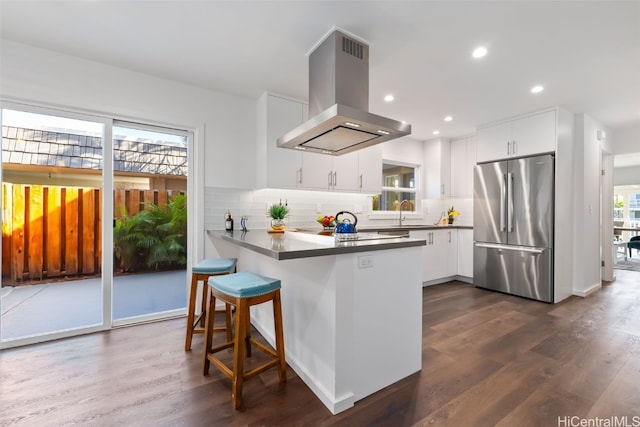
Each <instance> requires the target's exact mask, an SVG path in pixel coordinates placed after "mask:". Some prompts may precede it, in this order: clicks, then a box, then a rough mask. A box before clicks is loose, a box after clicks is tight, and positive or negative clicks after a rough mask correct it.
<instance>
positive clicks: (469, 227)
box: [356, 224, 473, 232]
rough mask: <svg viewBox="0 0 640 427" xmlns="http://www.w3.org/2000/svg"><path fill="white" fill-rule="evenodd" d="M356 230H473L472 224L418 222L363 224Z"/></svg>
mask: <svg viewBox="0 0 640 427" xmlns="http://www.w3.org/2000/svg"><path fill="white" fill-rule="evenodd" d="M356 228H357V229H358V231H366V232H369V231H371V232H378V231H394V230H403V231H411V230H436V229H440V228H458V229H466V230H473V226H472V225H457V224H454V225H420V224H410V225H402V226H399V225H380V226H368V225H363V226H361V227H356Z"/></svg>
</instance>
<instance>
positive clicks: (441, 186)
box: [440, 184, 444, 196]
mask: <svg viewBox="0 0 640 427" xmlns="http://www.w3.org/2000/svg"><path fill="white" fill-rule="evenodd" d="M440 194H441V195H443V196H444V184H442V185H440Z"/></svg>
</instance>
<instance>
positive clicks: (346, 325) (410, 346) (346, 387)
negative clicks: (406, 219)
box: [208, 230, 426, 414]
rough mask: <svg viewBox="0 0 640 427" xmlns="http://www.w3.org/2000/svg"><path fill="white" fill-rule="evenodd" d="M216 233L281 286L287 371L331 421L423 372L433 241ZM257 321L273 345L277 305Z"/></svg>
mask: <svg viewBox="0 0 640 427" xmlns="http://www.w3.org/2000/svg"><path fill="white" fill-rule="evenodd" d="M208 234H209V236H210V237H211V238H212V241H213V244H214V247H215V249H216V251H217V252H218V255H219V256H223V257H236V258H238V269H239V270H248V271H252V272H254V273H257V274H261V275H264V276H269V277H273V278H277V279H280V280H281V281H282V290H281V294H282V315H283V323H284V341H285V353H286V359H287V363H288V364H289V366H290V367H291V368H292V369H293V370H294V371H295V372H296V373H297V374H298V376H299V377H300V378H301V379H302V380H303V381H304V382H305V383H306V384H307V385H308V386H309V388H311V390H312V391H313V392H314V393H315V394H316V396H318V398H319V399H320V400H321V401H322V402H323V403H324V405H325V406H326V407H327V408H328V409H329V410H330V411H331V412H332V413H334V414H337V413H339V412H341V411H344V410H346V409H348V408H350V407H352V406H353V405H354V403H355V402H357V401H358V400H360V399H362V398H364V397H366V396H368V395H370V394H372V393H374V392H376V391H378V390H381V389H382V388H384V387H386V386H388V385H390V384H393V383H395V382H396V381H398V380H400V379H402V378H405V377H407V376H408V375H411V374H413V373H415V372H417V371H419V370H420V369H421V366H422V280H421V269H422V267H421V262H422V246H424V245H425V243H426V242H425V241H424V240H419V239H409V238H389V237H387V238H376V237H375V236H368V237H367V238H366V239H365V238H363V240H357V241H350V242H341V243H336V242H335V241H334V238H333V237H331V236H320V235H312V234H304V233H294V232H285V233H282V234H270V233H267V231H266V230H251V231H248V232H244V233H243V232H240V231H235V232H222V231H209V232H208ZM363 237H364V236H363ZM251 321H252V324H253V325H254V327H255V328H256V329H257V330H258V331H259V332H260V333H261V334H262V335H263V336H264V338H265V339H266V340H267V341H268V342H269V343H270V344H272V345H273V344H274V342H275V340H274V332H273V331H274V328H273V313H272V308H271V306H270V304H262V305H260V306H256V307H252V312H251Z"/></svg>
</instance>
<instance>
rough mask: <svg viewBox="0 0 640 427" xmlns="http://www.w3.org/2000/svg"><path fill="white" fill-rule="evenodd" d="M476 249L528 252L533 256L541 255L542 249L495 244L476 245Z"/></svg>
mask: <svg viewBox="0 0 640 427" xmlns="http://www.w3.org/2000/svg"><path fill="white" fill-rule="evenodd" d="M476 247H478V248H489V249H504V250H506V251H518V252H530V253H533V254H541V253H542V252H544V248H530V247H527V246H514V245H500V244H496V243H476Z"/></svg>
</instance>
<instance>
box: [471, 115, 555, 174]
mask: <svg viewBox="0 0 640 427" xmlns="http://www.w3.org/2000/svg"><path fill="white" fill-rule="evenodd" d="M476 149H477V161H478V162H487V161H492V160H499V159H506V158H509V157H522V156H529V155H533V154H540V153H549V152H554V151H555V150H556V110H555V109H554V110H549V111H544V112H541V113H536V114H532V115H529V116H526V117H522V118H517V119H514V120H510V121H508V122H504V123H500V124H496V125H490V126H483V127H479V128H478V132H477V147H476Z"/></svg>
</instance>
